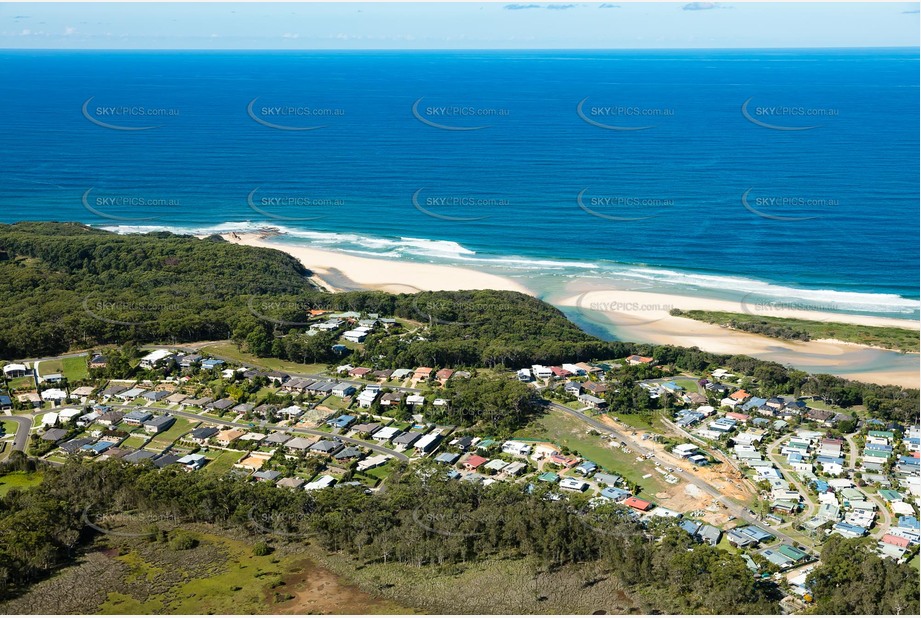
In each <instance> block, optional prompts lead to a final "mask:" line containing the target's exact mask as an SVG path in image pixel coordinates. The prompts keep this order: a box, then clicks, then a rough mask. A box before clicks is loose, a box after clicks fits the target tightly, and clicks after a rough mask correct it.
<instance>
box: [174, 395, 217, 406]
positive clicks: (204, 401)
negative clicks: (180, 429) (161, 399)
mask: <svg viewBox="0 0 921 618" xmlns="http://www.w3.org/2000/svg"><path fill="white" fill-rule="evenodd" d="M212 401H213V400H212V399H211V397H201V398H199V399H186V400H184V401H183V402H182V406H183V407H186V406H195V407H196V408H204V407H205V406H206V405H208V404H209V403H211V402H212Z"/></svg>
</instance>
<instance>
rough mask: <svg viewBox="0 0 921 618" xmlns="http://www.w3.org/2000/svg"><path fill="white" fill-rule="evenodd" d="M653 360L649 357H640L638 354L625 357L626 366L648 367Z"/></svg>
mask: <svg viewBox="0 0 921 618" xmlns="http://www.w3.org/2000/svg"><path fill="white" fill-rule="evenodd" d="M653 360H655V359H654V358H652V357H651V356H640V355H639V354H631V355H630V356H628V357H627V364H628V365H648V364H649V363H651V362H652V361H653Z"/></svg>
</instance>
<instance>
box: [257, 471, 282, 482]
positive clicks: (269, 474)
mask: <svg viewBox="0 0 921 618" xmlns="http://www.w3.org/2000/svg"><path fill="white" fill-rule="evenodd" d="M280 476H281V472H279V471H278V470H260V471H259V472H256V473H254V474H253V478H254V479H256V480H258V481H274V480H275V479H277V478H278V477H280Z"/></svg>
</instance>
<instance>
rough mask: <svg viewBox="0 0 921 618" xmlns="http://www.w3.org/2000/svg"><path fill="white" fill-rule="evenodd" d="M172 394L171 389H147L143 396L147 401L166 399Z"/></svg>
mask: <svg viewBox="0 0 921 618" xmlns="http://www.w3.org/2000/svg"><path fill="white" fill-rule="evenodd" d="M170 395H172V393H171V392H169V391H147V392H146V393H144V394H143V395H141V397H143V398H144V399H146V400H147V401H160V400H161V399H166V398H167V397H169V396H170Z"/></svg>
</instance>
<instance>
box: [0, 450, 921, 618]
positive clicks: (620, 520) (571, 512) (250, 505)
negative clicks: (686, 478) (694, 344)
mask: <svg viewBox="0 0 921 618" xmlns="http://www.w3.org/2000/svg"><path fill="white" fill-rule="evenodd" d="M28 465H34V464H30V463H28V462H26V460H25V458H22V457H15V458H13V460H12V461H11V462H9V463H7V464H5V465H4V466H2V467H0V468H4V469H9V468H15V467H19V468H21V467H24V466H28ZM443 473H444V469H443V468H439V467H438V466H435V465H433V464H424V465H419V466H411V467H405V468H402V469H400V470H397V472H396V473H395V475H394V476H393V477H392V478H391V479H390V480H389V481H388V484H387V489H386V491H381V492H376V493H374V494H367V493H365V492H364V491H362V490H361V488H357V487H341V488H332V489H328V490H323V491H319V492H313V493H308V492H291V491H288V490H284V489H280V488H276V487H273V486H271V485H268V484H265V483H246V482H241V481H240V480H239V479H234V478H232V477H224V478H219V477H214V476H209V475H202V474H188V473H185V472H183V471H179V470H170V469H168V468H167V469H165V470H155V469H153V468H151V467H145V466H133V465H128V464H124V463H123V462H119V461H111V460H110V461H106V462H98V463H92V464H83V465H81V464H77V463H70V464H67V465H65V466H63V467H60V468H56V469H47V470H45V476H44V479H43V481H42V483H41V485H39V486H38V487H37V488H34V489H32V490H30V491H27V492H19V491H15V490H14V491H12V492H10V493H9V494H8V495H7V496H6V497H4V498H2V499H0V597H9V596H11V595H15V594H17V593H18V592H19V591H21V590H23V589H24V588H25V587H27V586H28V585H29V584H31V583H32V582H35V581H38V580H39V579H41V578H43V577H46V576H47V575H48V574H49V573H51V572H52V570H53V569H55V568H58V567H60V566H63V565H66V564H70V563H72V562H73V561H74V560H76V559H77V558H78V556H79V555H80V552H81V551H84V550H85V549H86V548H87V547H89V545H90V544H91V543H92V540H93V534H96V532H95V531H94V528H92V527H90V526H87V525H85V522H86V521H91V522H100V523H101V522H103V521H105V519H104V518H105V516H106V515H107V514H114V513H135V514H137V515H139V516H138V517H137V518H136V521H139V522H144V524H143V526H144V527H142V528H138V529H137V530H134V529H133V530H131V532H135V533H136V532H141V533H145V534H149V535H150V538H151V539H157V538H163V533H164V529H161V526H163V525H164V522H169V526H168V527H172V526H174V525H176V524H177V523H178V525H179V527H180V528H181V526H182V522H205V523H211V524H215V525H218V526H226V527H236V528H245V529H246V530H248V531H249V532H251V533H252V535H253V539H254V541H259V542H261V543H264V544H267V545H272V544H279V543H300V542H303V541H305V540H308V539H310V540H314V541H316V542H318V543H320V544H321V545H322V547H324V548H325V549H326V550H328V551H331V552H347V553H348V554H350V555H351V556H353V557H354V558H355V559H357V560H359V561H360V563H366V564H370V563H387V562H393V563H400V564H403V565H408V566H413V567H417V568H425V567H439V566H445V565H456V566H458V567H460V568H466V567H474V568H475V566H474V565H475V564H476V562H477V561H478V560H483V559H488V558H496V557H501V558H505V559H516V558H523V557H530V558H536V559H538V560H539V561H540V563H541V564H543V565H544V566H545V567H546V568H550V569H553V568H559V567H561V566H565V565H570V564H576V563H578V564H593V565H595V566H596V567H597V572H600V573H603V574H604V577H612V578H616V579H617V580H618V581H620V582H622V583H623V585H624V586H625V587H626V588H627V589H628V590H630V591H631V592H632V593H634V594H637V595H641V596H642V597H643V598H645V599H646V600H647V602H648V603H649V604H650V605H651V606H652V607H655V608H656V609H658V610H659V611H662V612H668V613H729V614H751V613H758V614H765V613H778V611H779V607H778V605H777V601H778V592H779V591H778V590H777V589H776V587H775V586H774V584H773V583H771V582H770V581H767V580H759V579H756V578H755V577H754V576H753V575H752V573H751V572H750V571H749V570H748V568H747V567H746V566H745V563H744V562H743V560H742V558H741V557H740V556H738V555H735V554H732V553H729V552H727V551H725V550H722V549H718V548H714V547H710V546H708V545H700V544H697V543H696V542H694V541H693V540H692V539H691V537H690V536H689V535H688V534H687V533H686V532H684V531H683V530H682V529H681V528H679V527H678V526H677V525H676V523H675V522H674V521H673V520H669V519H659V518H654V519H652V520H650V521H649V522H648V523H646V524H642V523H640V522H638V521H637V520H636V519H635V518H634V517H633V516H632V514H631V512H630V511H629V509H626V508H625V507H621V506H619V505H605V506H601V507H598V508H595V509H591V508H589V507H588V506H587V505H586V504H585V503H584V500H582V498H580V497H579V496H575V497H574V498H573V499H571V500H569V501H554V500H549V499H547V497H548V496H547V494H546V490H539V489H538V490H534V491H531V492H529V491H527V490H526V488H524V487H522V486H519V485H514V484H508V483H496V484H494V485H491V486H488V487H484V486H482V485H476V484H472V483H458V482H448V481H446V480H445V477H444V474H443ZM158 521H159V522H161V523H156V522H158ZM151 522H153V523H151ZM94 525H95V524H94ZM140 525H141V524H138V526H140ZM99 527H100V528H103V529H105V526H102V525H101V526H99ZM175 536H176V534H175V531H173V533H172V534H171V535H170V538H173V537H175ZM855 552H860V554H861V559H860V560H854V559H853V557H854V555H855ZM822 561H823V564H822V566H820V567H819V568H818V569H816V570H815V571H814V572H813V574H812V580H813V589H814V595H815V608H816V609H817V611H819V612H820V613H855V612H856V613H906V614H917V613H918V582H917V574H916V573H915V572H914V570H913V569H912V568H911V567H909V566H908V565H904V564H903V565H898V564H896V563H894V562H892V561H885V562H884V561H883V560H882V559H880V558H878V557H876V556H874V555H871V554H870V553H869V552H867V551H866V550H865V548H863V547H862V545H861V543H856V542H852V541H845V540H843V539H839V538H837V537H832V539H830V541H829V543H828V544H827V545H826V548H825V550H824V552H823V555H822ZM587 585H590V583H588V584H587Z"/></svg>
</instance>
